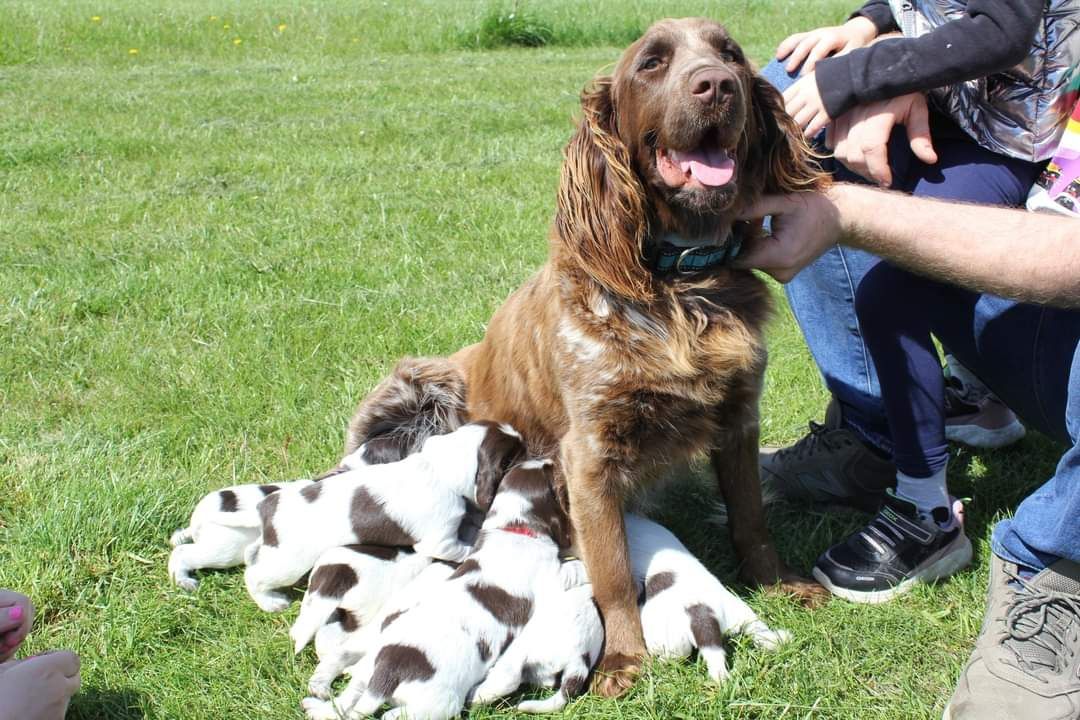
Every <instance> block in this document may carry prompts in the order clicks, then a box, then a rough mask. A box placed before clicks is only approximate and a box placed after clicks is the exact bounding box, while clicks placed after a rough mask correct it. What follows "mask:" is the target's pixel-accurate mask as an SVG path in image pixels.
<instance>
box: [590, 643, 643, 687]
mask: <svg viewBox="0 0 1080 720" xmlns="http://www.w3.org/2000/svg"><path fill="white" fill-rule="evenodd" d="M639 675H641V660H640V659H638V658H637V657H634V656H632V655H623V654H622V653H610V654H607V655H604V657H603V658H602V659H601V660H600V664H599V665H597V666H596V670H595V671H594V672H593V679H592V690H593V692H594V693H596V694H597V695H599V696H601V697H608V698H615V697H619V696H620V695H622V694H623V693H625V692H626V691H627V690H629V689H630V688H632V687H633V686H634V683H635V682H637V679H638V676H639Z"/></svg>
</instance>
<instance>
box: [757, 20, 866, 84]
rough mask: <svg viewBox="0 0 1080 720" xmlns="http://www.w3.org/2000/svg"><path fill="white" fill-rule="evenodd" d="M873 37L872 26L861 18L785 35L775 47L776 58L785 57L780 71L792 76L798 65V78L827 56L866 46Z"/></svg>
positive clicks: (781, 58) (810, 70)
mask: <svg viewBox="0 0 1080 720" xmlns="http://www.w3.org/2000/svg"><path fill="white" fill-rule="evenodd" d="M875 37H877V28H876V27H874V23H872V22H870V21H869V20H868V19H867V18H864V17H862V16H859V17H853V18H851V19H850V20H848V21H847V22H846V23H844V24H843V25H836V26H832V27H823V28H818V29H817V30H811V31H809V32H801V33H795V34H794V35H790V36H788V37H787V38H786V39H785V40H784V41H783V42H782V43H780V46H779V47H778V48H776V59H777V60H783V59H784V58H787V63H785V64H784V69H785V70H787V71H788V72H789V73H793V72H795V71H796V70H798V69H799V66H800V65H802V70H801V71H799V74H800V75H805V74H806V73H808V72H812V71H813V69H814V66H815V65H816V64H817V61H818V60H821V59H822V58H826V57H829V56H830V55H843V54H844V53H847V52H851V51H852V50H854V49H856V48H861V47H864V46H865V45H869V44H870V41H871V40H873V39H874V38H875Z"/></svg>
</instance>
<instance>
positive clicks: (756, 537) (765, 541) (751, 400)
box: [710, 388, 828, 605]
mask: <svg viewBox="0 0 1080 720" xmlns="http://www.w3.org/2000/svg"><path fill="white" fill-rule="evenodd" d="M746 395H749V397H743V398H740V399H739V400H737V401H733V402H730V403H728V404H727V405H726V406H725V407H723V408H720V409H719V411H718V412H719V417H720V418H721V428H722V429H721V432H720V434H719V436H718V437H717V442H716V446H715V447H714V449H713V450H712V453H711V456H710V459H711V461H712V466H713V471H714V472H715V473H716V479H717V481H718V483H719V487H720V494H721V495H722V496H723V498H724V502H725V503H726V504H727V516H728V529H729V531H730V532H731V543H732V545H734V547H735V552H736V553H737V554H738V556H739V560H740V561H741V563H742V567H741V568H740V572H739V574H740V576H741V577H742V578H743V579H744V580H745V581H746V582H748V583H751V584H754V585H764V586H771V585H777V583H779V588H780V590H781V591H783V592H785V593H789V594H792V595H795V596H796V597H797V598H799V600H800V601H802V602H803V603H805V604H808V605H813V604H816V603H818V602H821V601H823V600H825V599H827V598H828V591H826V590H825V588H823V587H821V586H820V585H818V584H817V583H815V582H813V581H811V580H807V579H805V578H802V577H799V576H798V575H797V574H795V573H793V572H792V571H791V570H789V569H788V567H787V566H786V565H785V564H784V563H783V561H781V560H780V556H779V555H778V554H777V552H776V547H775V546H774V545H773V541H772V537H771V536H770V535H769V529H768V527H767V526H766V524H765V510H764V505H763V503H762V500H761V475H760V472H759V469H758V439H759V436H760V430H759V425H758V415H757V400H758V395H757V392H754V391H753V390H752V388H748V389H747V390H746Z"/></svg>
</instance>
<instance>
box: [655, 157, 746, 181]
mask: <svg viewBox="0 0 1080 720" xmlns="http://www.w3.org/2000/svg"><path fill="white" fill-rule="evenodd" d="M670 156H671V161H672V162H673V163H675V164H676V165H678V166H679V167H680V168H681V169H682V171H683V172H689V173H690V175H692V176H693V178H694V179H695V180H697V181H698V182H699V183H701V184H702V185H712V186H719V185H727V184H728V183H729V182H731V178H732V176H733V175H734V174H735V161H734V160H732V159H731V156H730V155H728V154H727V153H726V152H724V151H723V150H719V149H709V150H691V151H690V152H678V151H676V150H672V151H671V152H670Z"/></svg>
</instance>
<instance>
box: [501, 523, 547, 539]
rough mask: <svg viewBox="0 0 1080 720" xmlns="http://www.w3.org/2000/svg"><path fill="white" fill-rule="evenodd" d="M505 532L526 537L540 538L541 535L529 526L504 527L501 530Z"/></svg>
mask: <svg viewBox="0 0 1080 720" xmlns="http://www.w3.org/2000/svg"><path fill="white" fill-rule="evenodd" d="M499 529H500V530H502V531H503V532H508V533H513V534H515V535H524V536H525V537H531V538H538V537H540V534H539V533H537V532H536V531H535V530H533V529H532V528H530V527H529V526H527V525H504V526H503V527H501V528H499Z"/></svg>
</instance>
